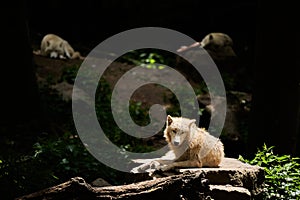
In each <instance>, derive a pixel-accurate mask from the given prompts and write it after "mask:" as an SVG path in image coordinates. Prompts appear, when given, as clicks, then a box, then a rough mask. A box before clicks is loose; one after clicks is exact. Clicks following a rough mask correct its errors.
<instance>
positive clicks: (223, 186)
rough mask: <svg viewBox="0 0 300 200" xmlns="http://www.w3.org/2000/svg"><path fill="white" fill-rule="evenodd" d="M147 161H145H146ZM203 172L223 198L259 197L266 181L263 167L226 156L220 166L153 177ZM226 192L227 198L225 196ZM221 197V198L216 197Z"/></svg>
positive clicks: (154, 176) (177, 171)
mask: <svg viewBox="0 0 300 200" xmlns="http://www.w3.org/2000/svg"><path fill="white" fill-rule="evenodd" d="M144 163H145V162H144ZM199 172H200V173H202V174H204V177H205V178H206V179H208V181H209V185H210V187H211V191H212V194H214V195H215V196H216V197H220V196H223V197H224V198H223V199H236V198H234V197H236V196H240V198H241V199H252V198H255V199H259V196H260V195H261V192H262V188H263V183H264V175H265V173H264V170H263V168H261V167H259V166H256V165H250V164H247V163H243V162H241V161H239V160H237V159H235V158H225V159H224V160H223V162H222V163H221V164H220V167H214V168H212V167H202V168H185V169H178V170H175V171H169V172H163V173H152V174H150V176H152V178H160V177H164V176H171V175H175V174H184V173H199ZM224 194H226V195H225V196H226V198H225V196H224ZM215 199H220V198H215Z"/></svg>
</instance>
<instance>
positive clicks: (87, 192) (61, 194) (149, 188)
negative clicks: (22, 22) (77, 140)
mask: <svg viewBox="0 0 300 200" xmlns="http://www.w3.org/2000/svg"><path fill="white" fill-rule="evenodd" d="M203 180H205V179H203V178H202V174H201V173H191V174H180V175H174V176H169V177H164V178H158V179H155V180H148V181H142V182H139V183H133V184H129V185H121V186H108V187H91V186H90V185H89V184H87V183H86V182H85V180H84V179H82V178H80V177H75V178H72V179H71V180H70V181H67V182H65V183H62V184H60V185H57V186H54V187H51V188H48V189H45V190H41V191H39V192H36V193H32V194H29V195H25V196H22V197H19V198H16V200H25V199H26V200H29V199H35V200H38V199H40V200H47V199H64V200H68V199H70V200H71V199H72V200H73V199H137V200H138V199H143V200H147V199H149V200H153V199H161V198H164V197H165V198H167V199H205V197H206V196H208V195H209V187H208V185H205V184H204V182H205V181H203Z"/></svg>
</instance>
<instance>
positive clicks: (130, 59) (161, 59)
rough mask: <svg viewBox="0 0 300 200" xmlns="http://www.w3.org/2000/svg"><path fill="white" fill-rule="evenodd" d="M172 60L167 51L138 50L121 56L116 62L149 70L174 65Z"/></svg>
mask: <svg viewBox="0 0 300 200" xmlns="http://www.w3.org/2000/svg"><path fill="white" fill-rule="evenodd" d="M173 58H174V55H173V54H172V53H170V52H167V51H163V50H158V49H138V50H134V51H130V52H128V53H126V54H124V55H122V56H121V57H120V58H118V59H117V61H118V62H127V63H129V64H134V65H138V66H141V67H146V68H149V69H163V68H164V66H163V65H168V66H173V65H174V59H173ZM159 64H163V65H159Z"/></svg>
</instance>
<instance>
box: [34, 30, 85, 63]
mask: <svg viewBox="0 0 300 200" xmlns="http://www.w3.org/2000/svg"><path fill="white" fill-rule="evenodd" d="M34 53H35V54H37V55H42V56H46V57H50V58H60V59H84V57H82V56H81V54H80V53H79V52H78V51H74V49H73V48H72V46H71V45H70V44H69V43H68V42H67V41H66V40H64V39H62V38H61V37H59V36H58V35H55V34H52V33H49V34H46V35H45V36H44V37H43V39H42V41H41V46H40V50H39V51H35V52H34Z"/></svg>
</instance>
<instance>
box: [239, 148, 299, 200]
mask: <svg viewBox="0 0 300 200" xmlns="http://www.w3.org/2000/svg"><path fill="white" fill-rule="evenodd" d="M273 148H274V146H271V147H267V145H266V144H264V145H263V147H262V150H260V149H258V152H257V153H256V155H255V157H254V159H253V160H247V159H244V158H243V157H242V156H240V157H239V160H241V161H244V162H246V163H249V164H252V165H258V166H261V167H263V168H264V170H265V173H266V175H265V189H264V197H265V199H282V200H286V199H289V200H296V199H300V164H299V159H300V158H297V157H292V156H290V155H276V154H274V152H273Z"/></svg>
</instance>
